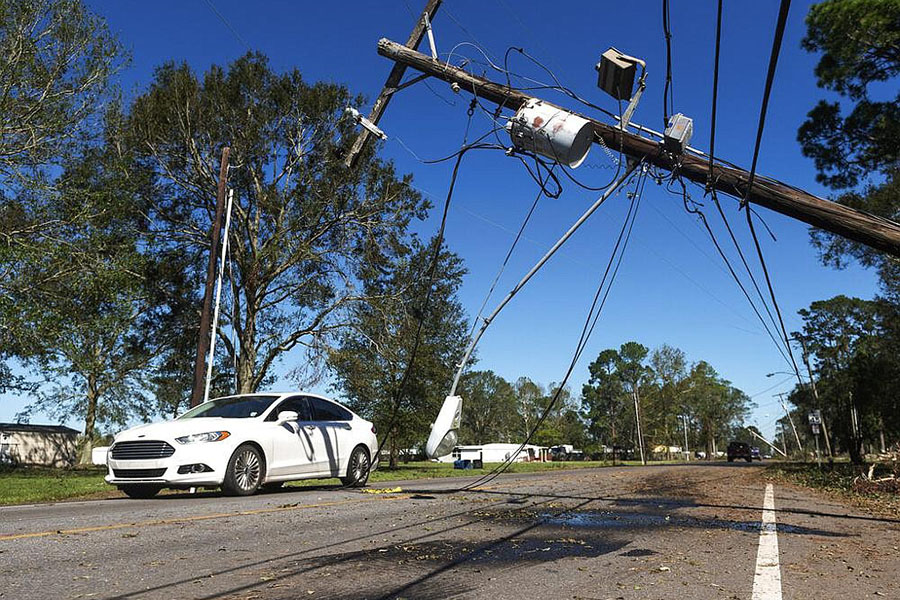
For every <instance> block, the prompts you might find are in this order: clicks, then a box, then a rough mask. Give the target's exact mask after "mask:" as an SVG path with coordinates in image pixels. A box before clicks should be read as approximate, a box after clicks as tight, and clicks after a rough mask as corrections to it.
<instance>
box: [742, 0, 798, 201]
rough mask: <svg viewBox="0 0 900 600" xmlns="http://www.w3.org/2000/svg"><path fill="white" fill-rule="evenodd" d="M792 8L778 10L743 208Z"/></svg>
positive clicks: (784, 5)
mask: <svg viewBox="0 0 900 600" xmlns="http://www.w3.org/2000/svg"><path fill="white" fill-rule="evenodd" d="M790 8H791V0H781V7H780V8H779V10H778V22H777V23H776V24H775V38H774V39H773V40H772V53H771V55H770V56H769V70H768V73H766V86H765V90H764V91H763V99H762V106H760V108H759V124H758V125H757V128H756V144H755V145H754V147H753V161H752V162H751V163H750V177H749V178H748V180H747V191H746V193H745V194H744V199H743V200H742V201H741V206H746V205H747V202H748V201H749V198H750V190H751V189H752V188H753V179H754V177H755V176H756V161H757V159H758V158H759V147H760V144H761V143H762V134H763V129H764V128H765V125H766V112H767V110H768V108H769V95H770V94H771V92H772V82H773V81H774V80H775V67H776V66H777V65H778V55H779V53H780V52H781V41H782V39H783V38H784V28H785V25H786V24H787V17H788V11H789V10H790Z"/></svg>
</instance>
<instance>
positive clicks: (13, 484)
mask: <svg viewBox="0 0 900 600" xmlns="http://www.w3.org/2000/svg"><path fill="white" fill-rule="evenodd" d="M667 462H678V461H658V462H653V463H651V464H666V463H667ZM617 464H618V465H629V466H635V465H640V462H639V461H624V462H618V463H617ZM496 466H497V464H491V463H487V464H485V466H484V468H483V469H470V470H459V469H454V468H453V465H452V464H449V463H437V462H430V461H416V462H409V463H401V464H399V465H398V466H397V468H396V469H388V468H386V467H383V468H379V469H378V470H376V471H375V472H374V473H372V475H371V477H370V478H369V483H370V485H371V486H374V487H378V486H379V484H382V483H385V482H390V481H402V480H408V479H433V478H443V477H477V476H480V475H484V474H486V473H490V472H491V471H492V470H493V469H494V468H495V467H496ZM609 466H612V463H611V462H604V461H584V462H549V463H515V464H513V465H510V467H509V468H508V469H507V470H506V472H507V473H533V472H539V471H565V470H573V469H584V468H591V467H609ZM105 474H106V470H105V469H104V468H103V467H99V468H78V469H12V470H0V506H2V505H11V504H31V503H34V502H56V501H60V500H80V499H88V498H104V497H109V496H117V495H118V494H120V492H118V491H117V490H116V489H115V488H113V487H112V486H110V485H109V484H107V483H106V482H105V481H103V476H104V475H105ZM337 483H339V481H338V480H337V479H326V480H322V479H312V480H305V481H293V482H291V483H289V484H287V485H288V486H290V487H308V486H321V485H333V484H337Z"/></svg>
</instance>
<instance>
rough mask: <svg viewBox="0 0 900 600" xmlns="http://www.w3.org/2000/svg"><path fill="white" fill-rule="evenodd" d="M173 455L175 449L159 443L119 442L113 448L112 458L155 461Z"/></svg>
mask: <svg viewBox="0 0 900 600" xmlns="http://www.w3.org/2000/svg"><path fill="white" fill-rule="evenodd" d="M173 454H175V448H173V447H172V446H170V445H169V444H167V443H165V442H157V441H146V442H145V441H143V440H142V441H137V442H119V443H118V444H115V445H113V447H112V457H113V458H114V459H115V460H153V459H158V458H168V457H170V456H172V455H173Z"/></svg>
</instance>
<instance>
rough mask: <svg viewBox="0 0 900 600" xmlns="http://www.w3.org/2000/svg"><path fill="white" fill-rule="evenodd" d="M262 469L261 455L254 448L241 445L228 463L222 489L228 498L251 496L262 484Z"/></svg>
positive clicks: (263, 473)
mask: <svg viewBox="0 0 900 600" xmlns="http://www.w3.org/2000/svg"><path fill="white" fill-rule="evenodd" d="M264 469H265V466H264V463H263V457H262V453H261V452H260V451H259V450H258V449H257V448H256V447H255V446H252V445H250V444H242V445H240V446H238V447H237V450H235V451H234V454H232V455H231V459H230V460H229V461H228V468H227V469H226V471H225V481H223V482H222V489H223V490H224V491H225V493H226V494H228V495H229V496H251V495H253V494H255V493H256V491H257V490H258V489H259V487H260V485H261V483H262V480H263V476H264V475H265V471H264Z"/></svg>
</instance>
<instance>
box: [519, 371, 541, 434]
mask: <svg viewBox="0 0 900 600" xmlns="http://www.w3.org/2000/svg"><path fill="white" fill-rule="evenodd" d="M513 392H514V393H515V399H516V407H517V413H518V415H519V424H518V431H519V433H520V434H521V436H522V439H525V438H526V437H527V436H528V434H530V433H531V430H532V429H533V428H534V426H535V424H536V423H537V420H538V419H539V418H540V416H541V413H542V412H543V411H542V408H541V406H542V402H543V398H544V388H543V387H542V386H541V385H540V384H538V383H535V382H534V381H532V380H531V379H529V378H528V377H519V378H518V379H516V382H515V383H514V384H513Z"/></svg>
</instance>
